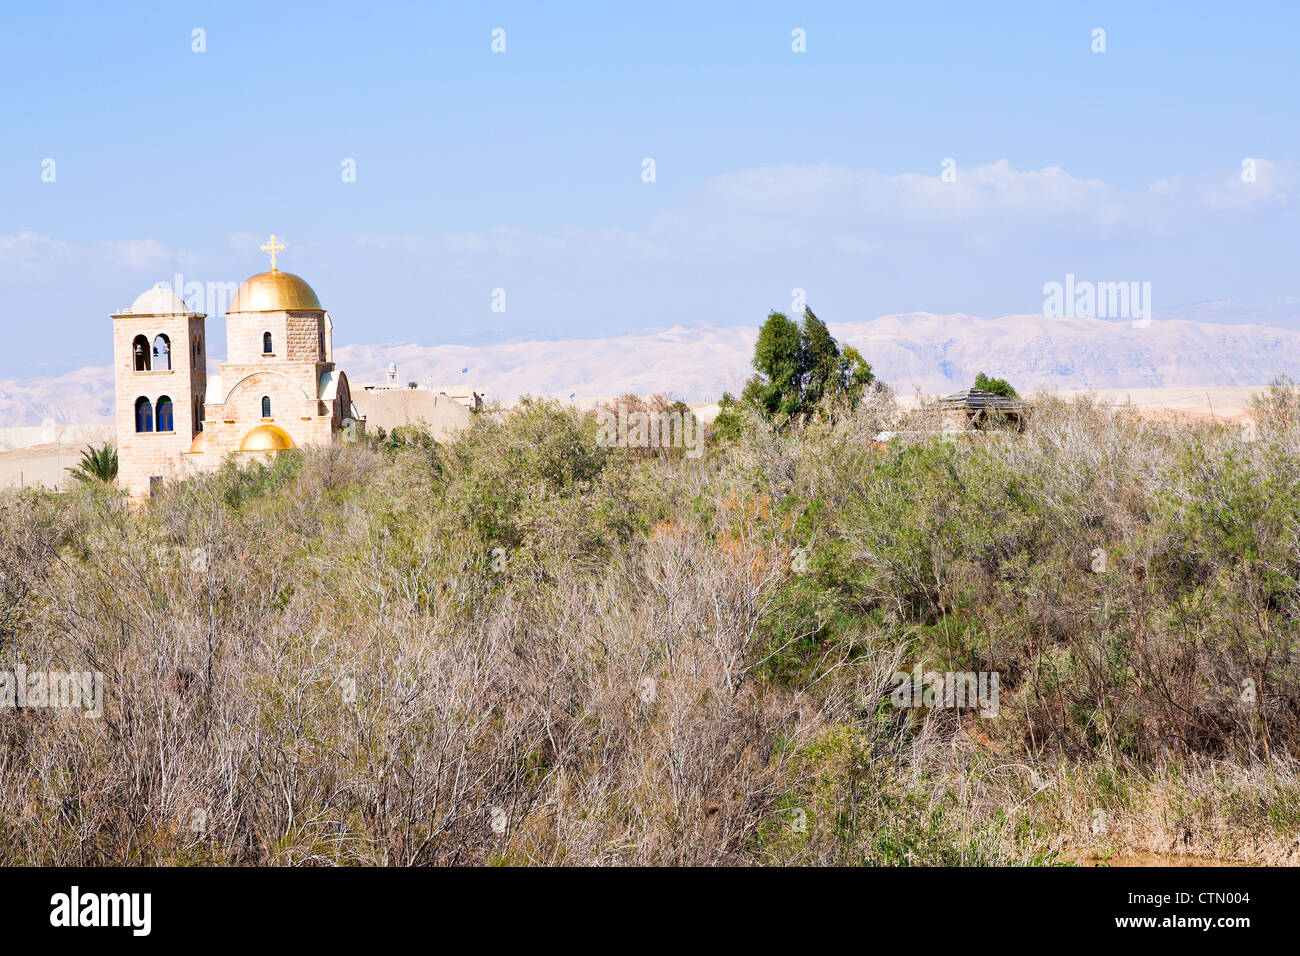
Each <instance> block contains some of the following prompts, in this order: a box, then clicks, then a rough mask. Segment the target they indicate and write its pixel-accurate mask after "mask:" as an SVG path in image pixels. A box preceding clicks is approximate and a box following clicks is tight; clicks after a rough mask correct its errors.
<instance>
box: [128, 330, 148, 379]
mask: <svg viewBox="0 0 1300 956" xmlns="http://www.w3.org/2000/svg"><path fill="white" fill-rule="evenodd" d="M131 367H132V368H133V369H135V370H136V371H137V372H147V371H149V340H148V339H146V338H145V337H144V336H143V335H137V336H136V337H135V338H134V339H132V340H131Z"/></svg>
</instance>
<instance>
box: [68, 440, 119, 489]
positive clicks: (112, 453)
mask: <svg viewBox="0 0 1300 956" xmlns="http://www.w3.org/2000/svg"><path fill="white" fill-rule="evenodd" d="M65 471H68V472H71V474H72V477H73V478H75V479H77V481H103V482H109V481H112V480H113V479H114V478H116V477H117V449H116V448H114V447H113V446H112V444H111V443H105V445H104V447H103V448H95V447H94V446H92V445H87V446H86V448H85V450H83V451H82V453H81V462H80V463H79V464H78V465H77V467H76V468H67V469H65Z"/></svg>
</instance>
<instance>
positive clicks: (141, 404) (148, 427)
mask: <svg viewBox="0 0 1300 956" xmlns="http://www.w3.org/2000/svg"><path fill="white" fill-rule="evenodd" d="M135 430H136V431H138V432H151V431H153V405H151V404H150V403H149V399H147V398H145V397H144V396H141V397H140V398H137V399H136V400H135Z"/></svg>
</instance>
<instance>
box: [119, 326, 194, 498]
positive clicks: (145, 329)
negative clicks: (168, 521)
mask: <svg viewBox="0 0 1300 956" xmlns="http://www.w3.org/2000/svg"><path fill="white" fill-rule="evenodd" d="M159 335H165V336H166V337H167V340H168V343H169V345H170V364H171V368H170V369H162V368H159V367H157V366H158V365H160V364H161V362H159V361H157V360H155V359H154V357H153V355H152V349H153V345H154V342H155V340H156V339H157V337H158V336H159ZM137 337H143V338H144V340H145V341H146V342H147V343H148V348H149V352H150V355H149V360H150V365H151V368H150V369H149V370H148V371H137V370H136V368H135V355H134V347H133V346H134V343H135V341H136V339H137ZM159 358H161V356H159ZM206 359H207V357H206V335H205V327H204V319H203V317H202V316H197V315H196V316H187V315H168V316H154V315H129V314H122V315H116V316H114V317H113V364H114V379H115V391H116V412H117V413H116V416H115V424H116V426H117V449H118V484H119V485H120V486H121V487H123V488H126V489H127V490H128V491H130V492H131V493H132V494H144V493H147V492H148V491H149V481H150V478H153V477H159V478H163V479H169V478H173V477H177V476H178V468H179V467H180V462H181V455H182V453H184V452H186V451H188V450H189V447H190V444H191V442H192V441H193V439H194V435H195V433H196V430H197V424H198V419H197V406H198V403H199V402H200V401H201V400H202V396H203V394H204V392H205V391H206V389H207V371H206ZM140 398H145V399H148V401H149V404H150V407H151V410H150V415H151V424H152V426H153V430H152V431H148V432H137V431H136V401H137V400H138V399H140ZM164 398H165V399H170V401H171V405H172V416H171V417H172V426H173V427H172V430H171V431H161V432H160V431H158V430H157V426H158V405H159V400H160V399H164Z"/></svg>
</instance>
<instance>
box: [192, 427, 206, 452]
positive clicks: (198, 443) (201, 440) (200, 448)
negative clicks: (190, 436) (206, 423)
mask: <svg viewBox="0 0 1300 956" xmlns="http://www.w3.org/2000/svg"><path fill="white" fill-rule="evenodd" d="M207 450H208V433H207V432H199V433H198V434H197V435H195V436H194V441H193V442H191V443H190V450H189V454H191V455H202V454H203V453H204V452H205V451H207Z"/></svg>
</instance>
